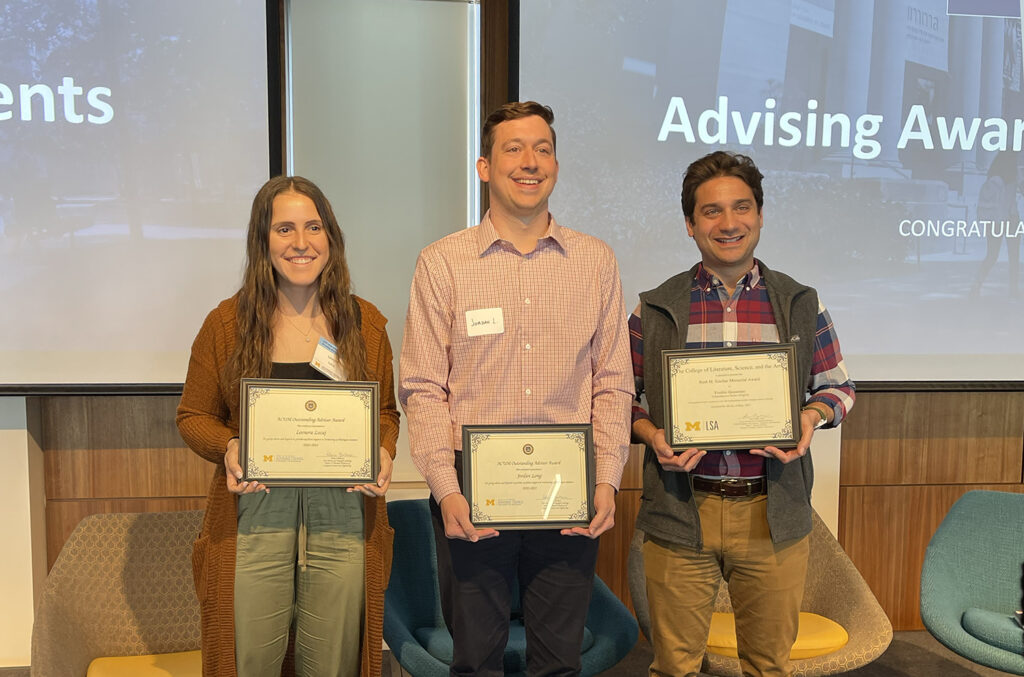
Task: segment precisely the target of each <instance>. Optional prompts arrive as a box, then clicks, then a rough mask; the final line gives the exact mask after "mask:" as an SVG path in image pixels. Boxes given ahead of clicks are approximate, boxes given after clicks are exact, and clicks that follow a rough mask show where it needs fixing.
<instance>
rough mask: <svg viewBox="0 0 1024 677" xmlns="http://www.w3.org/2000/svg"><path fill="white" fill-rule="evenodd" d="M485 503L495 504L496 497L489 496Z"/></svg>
mask: <svg viewBox="0 0 1024 677" xmlns="http://www.w3.org/2000/svg"><path fill="white" fill-rule="evenodd" d="M485 505H494V499H493V498H488V499H487V500H486V502H485Z"/></svg>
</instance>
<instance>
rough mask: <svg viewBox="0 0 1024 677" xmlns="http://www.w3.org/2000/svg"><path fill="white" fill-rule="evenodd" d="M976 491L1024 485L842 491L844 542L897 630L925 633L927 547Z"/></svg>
mask: <svg viewBox="0 0 1024 677" xmlns="http://www.w3.org/2000/svg"><path fill="white" fill-rule="evenodd" d="M858 406H859V403H858ZM1018 453H1019V452H1018ZM843 460H844V462H845V460H846V459H845V458H844V459H843ZM971 489H990V490H994V491H1012V492H1015V493H1024V485H1022V484H984V485H938V486H874V487H862V486H855V487H840V489H839V542H840V543H841V544H842V546H843V549H845V550H846V553H847V554H848V555H849V556H850V559H851V560H852V561H853V563H854V565H856V567H857V569H858V570H859V571H860V573H861V575H862V576H864V579H865V580H866V581H867V583H868V585H869V586H870V587H871V590H872V592H874V593H875V597H877V598H878V601H879V603H880V604H881V605H882V608H883V609H884V610H885V612H886V614H887V615H888V616H889V620H890V621H891V622H892V624H893V628H894V629H895V630H921V629H923V628H924V625H923V624H922V623H921V615H920V611H919V609H920V601H921V593H920V587H921V565H922V563H923V562H924V552H925V548H927V546H928V541H930V540H931V537H932V535H933V534H934V533H935V530H936V529H937V528H938V526H939V523H940V522H942V519H943V518H944V517H945V516H946V513H947V512H948V511H949V508H950V506H951V505H953V503H955V502H956V500H957V499H958V498H960V496H962V495H963V494H964V493H966V492H967V491H970V490H971Z"/></svg>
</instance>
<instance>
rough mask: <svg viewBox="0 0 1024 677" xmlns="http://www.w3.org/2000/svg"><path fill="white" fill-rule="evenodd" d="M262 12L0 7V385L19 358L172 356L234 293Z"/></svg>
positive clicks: (244, 5)
mask: <svg viewBox="0 0 1024 677" xmlns="http://www.w3.org/2000/svg"><path fill="white" fill-rule="evenodd" d="M264 7H265V3H264V2H262V0H260V1H259V2H253V1H252V0H240V1H239V2H231V3H219V2H214V3H208V2H204V1H202V0H184V1H182V2H173V3H163V2H156V3H140V2H137V1H135V0H61V1H59V2H38V1H34V0H10V1H8V2H4V3H3V4H2V6H0V64H2V65H0V294H2V297H3V299H4V302H3V306H4V314H5V316H7V317H8V318H14V317H16V318H18V321H17V322H14V321H5V322H4V330H3V331H2V332H0V362H3V363H4V364H6V366H5V367H3V369H2V370H0V371H2V372H3V373H0V381H6V380H8V379H7V375H8V369H14V368H15V367H16V366H17V365H18V363H19V361H21V360H23V359H24V356H26V355H34V354H36V353H34V352H33V351H48V350H56V349H65V350H75V351H84V352H87V353H96V352H104V351H110V352H111V353H112V354H113V353H114V352H116V351H118V350H122V351H124V353H125V354H129V353H131V352H133V351H139V350H142V351H180V352H183V353H184V352H185V351H187V348H188V345H189V343H190V341H191V337H192V335H194V333H195V327H196V326H198V324H199V322H200V321H201V319H202V318H201V315H202V313H203V312H204V311H205V309H207V308H209V307H210V306H211V305H212V303H213V302H215V301H216V300H217V299H219V298H223V297H224V296H226V295H228V294H230V293H231V291H232V287H233V286H234V285H237V280H238V271H239V270H240V264H241V253H242V249H243V247H242V242H241V241H242V239H243V237H244V232H245V226H246V222H247V219H248V205H249V202H250V200H251V198H252V194H253V192H254V191H255V190H256V188H258V187H259V186H260V184H261V183H262V182H263V181H264V180H265V179H266V176H267V174H268V159H267V158H268V150H267V145H268V144H267V93H266V92H267V83H266V77H267V75H266V72H267V71H266V25H265V16H264V14H265V10H264ZM224 279H227V280H229V282H228V283H227V284H224V283H223V280H224ZM214 287H215V288H214ZM192 307H195V308H196V310H195V313H194V314H191V315H188V316H187V317H186V316H185V315H183V314H181V310H178V311H172V310H170V309H175V308H177V309H186V312H187V309H188V308H192ZM57 318H59V319H57ZM180 366H181V368H182V372H181V374H178V375H174V374H166V373H165V374H162V375H160V377H162V378H164V379H166V380H180V379H181V378H183V375H184V372H183V368H184V364H182V365H180ZM64 373H65V374H67V373H68V372H67V371H65V372H64ZM101 376H102V375H101ZM146 377H147V374H137V375H136V376H135V378H136V379H144V378H146Z"/></svg>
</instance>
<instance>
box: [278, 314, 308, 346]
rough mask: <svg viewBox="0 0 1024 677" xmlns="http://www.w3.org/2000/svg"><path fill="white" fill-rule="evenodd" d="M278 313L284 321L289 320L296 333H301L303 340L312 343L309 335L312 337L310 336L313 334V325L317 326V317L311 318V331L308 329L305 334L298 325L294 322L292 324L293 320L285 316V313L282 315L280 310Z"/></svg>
mask: <svg viewBox="0 0 1024 677" xmlns="http://www.w3.org/2000/svg"><path fill="white" fill-rule="evenodd" d="M277 313H278V314H279V315H280V316H281V317H283V318H284V319H286V320H288V324H290V325H292V326H293V327H295V331H297V332H299V333H300V334H302V338H304V339H306V343H309V341H310V339H309V335H310V334H311V333H312V332H313V325H315V324H316V318H315V317H311V318H310V319H309V329H307V330H306V331H305V332H303V331H302V330H301V329H299V325H297V324H295V323H294V322H292V318H290V317H288V316H287V315H285V314H284V313H282V312H281V311H280V310H278V311H277Z"/></svg>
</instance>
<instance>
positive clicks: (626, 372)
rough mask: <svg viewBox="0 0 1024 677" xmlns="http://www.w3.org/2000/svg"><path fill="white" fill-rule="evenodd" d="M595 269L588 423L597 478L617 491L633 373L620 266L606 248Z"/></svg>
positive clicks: (625, 455) (624, 456)
mask: <svg viewBox="0 0 1024 677" xmlns="http://www.w3.org/2000/svg"><path fill="white" fill-rule="evenodd" d="M599 274H600V283H601V298H602V299H604V301H603V307H602V309H601V315H600V317H601V318H603V319H602V320H601V321H599V322H598V326H597V330H596V331H595V332H594V337H593V339H592V340H591V351H590V355H591V358H590V359H591V370H592V373H593V379H592V384H593V393H592V395H591V405H590V406H591V422H592V423H593V425H594V453H595V460H596V466H597V468H596V469H597V477H596V481H597V483H599V484H600V483H606V484H610V485H612V486H613V487H615V489H616V490H617V489H618V488H619V483H620V482H621V481H622V469H623V468H624V467H625V465H626V461H628V460H629V438H630V402H631V401H632V399H633V378H632V368H631V367H630V359H629V328H628V325H627V323H626V308H625V305H624V304H623V300H622V283H621V282H620V280H619V266H618V264H617V263H616V261H615V256H614V254H612V252H611V250H610V249H609V250H607V258H606V259H605V261H604V262H603V264H602V265H601V270H600V271H599Z"/></svg>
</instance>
